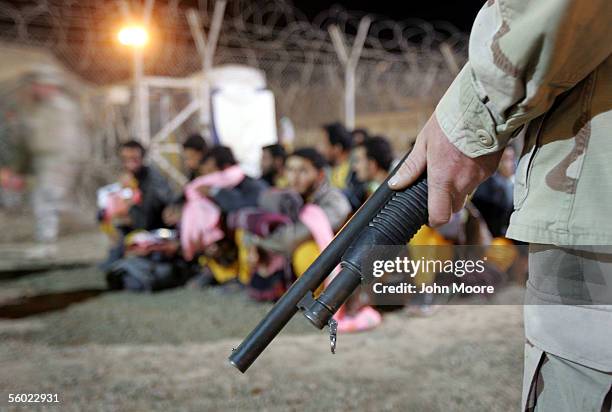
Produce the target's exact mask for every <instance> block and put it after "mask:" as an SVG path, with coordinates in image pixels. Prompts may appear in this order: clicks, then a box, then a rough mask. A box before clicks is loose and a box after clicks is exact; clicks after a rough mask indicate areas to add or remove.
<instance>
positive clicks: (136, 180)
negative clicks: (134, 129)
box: [100, 140, 175, 269]
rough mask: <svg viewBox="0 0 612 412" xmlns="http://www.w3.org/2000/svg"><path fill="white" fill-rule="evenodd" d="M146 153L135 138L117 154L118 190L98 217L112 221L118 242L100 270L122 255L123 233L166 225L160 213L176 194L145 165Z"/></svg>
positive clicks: (152, 168) (161, 176) (161, 177)
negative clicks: (120, 170)
mask: <svg viewBox="0 0 612 412" xmlns="http://www.w3.org/2000/svg"><path fill="white" fill-rule="evenodd" d="M145 153H146V152H145V148H144V147H143V146H142V145H141V144H140V143H138V142H137V141H134V140H130V141H128V142H125V143H123V144H121V146H120V149H119V156H120V157H121V163H122V167H123V175H122V176H121V178H120V181H119V185H120V186H121V190H120V191H119V192H118V193H116V194H115V195H113V196H111V197H112V201H111V202H110V203H111V205H110V207H106V208H105V210H101V211H100V217H101V220H103V221H107V222H111V223H112V224H113V225H114V226H115V228H116V229H117V230H116V232H117V233H118V240H117V244H116V246H115V247H113V248H112V249H111V251H110V253H109V257H108V259H107V260H106V261H105V262H104V263H103V265H102V267H103V269H107V268H108V267H109V266H110V265H111V264H112V263H113V262H114V261H116V260H117V259H120V258H121V257H122V256H123V254H124V247H123V238H124V236H125V235H126V234H128V233H129V232H131V231H134V230H137V229H143V230H154V229H159V228H163V227H165V224H164V222H163V218H162V213H163V210H164V208H165V207H166V206H167V205H168V204H170V203H171V202H172V201H173V200H174V199H175V194H174V191H173V190H172V187H171V186H170V184H169V182H168V181H167V180H166V178H165V177H164V176H163V175H162V174H161V173H160V172H159V171H157V169H156V168H155V167H153V166H151V165H147V164H145V161H144V158H145Z"/></svg>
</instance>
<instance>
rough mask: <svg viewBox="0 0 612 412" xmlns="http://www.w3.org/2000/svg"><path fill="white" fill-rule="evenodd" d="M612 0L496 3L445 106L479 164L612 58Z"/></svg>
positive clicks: (441, 107)
mask: <svg viewBox="0 0 612 412" xmlns="http://www.w3.org/2000/svg"><path fill="white" fill-rule="evenodd" d="M611 27H612V1H610V0H573V1H572V0H532V1H528V0H489V1H487V3H486V4H485V5H484V6H483V7H482V9H481V10H480V12H479V13H478V16H477V17H476V20H475V21H474V26H473V28H472V32H471V35H470V43H469V61H468V63H467V64H466V65H465V66H464V67H463V69H462V70H461V72H460V73H459V74H458V75H457V77H456V79H455V80H454V82H453V83H452V85H451V86H450V88H449V89H448V91H447V92H446V94H445V95H444V97H443V98H442V100H441V101H440V102H439V104H438V106H437V108H436V117H437V119H438V122H439V123H440V126H441V127H442V130H443V131H444V132H445V133H446V135H447V137H448V138H449V140H450V141H451V142H452V143H453V144H454V145H455V146H456V147H457V148H458V149H459V150H461V151H462V152H463V153H464V154H466V155H467V156H469V157H477V156H481V155H484V154H487V153H491V152H495V151H498V150H500V149H501V148H503V147H504V146H505V145H506V143H507V142H508V140H509V138H510V137H511V136H512V135H513V133H515V132H518V131H519V130H520V127H521V126H523V125H524V124H525V123H527V122H529V121H530V120H532V119H534V118H536V117H538V116H540V115H541V114H543V113H544V112H546V111H547V110H548V109H549V108H550V107H551V105H552V104H553V102H554V100H555V98H556V97H557V96H558V95H559V94H561V93H563V92H564V91H566V90H568V89H570V88H572V87H573V86H574V85H575V84H576V83H578V82H579V81H581V80H582V79H584V78H585V77H586V76H587V75H588V74H589V73H590V72H592V71H593V70H594V69H595V68H596V67H597V66H598V65H599V64H600V63H601V62H602V61H604V60H605V59H606V58H607V57H608V56H609V55H610V53H611V52H612V30H611Z"/></svg>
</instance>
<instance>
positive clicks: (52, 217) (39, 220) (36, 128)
mask: <svg viewBox="0 0 612 412" xmlns="http://www.w3.org/2000/svg"><path fill="white" fill-rule="evenodd" d="M65 81H66V79H65V78H64V77H63V75H62V73H61V72H60V71H58V70H57V69H55V68H54V67H50V66H41V67H39V68H37V70H36V73H35V75H34V78H33V82H32V85H31V98H32V99H31V101H30V106H29V107H28V108H27V110H26V111H25V113H26V115H27V117H26V126H27V128H26V130H27V131H26V136H25V139H26V142H27V146H28V152H29V154H30V156H31V162H30V163H31V171H32V173H33V175H34V188H33V191H32V203H33V210H34V217H35V223H36V231H35V238H36V240H37V241H38V242H44V243H49V242H54V241H55V240H57V237H58V235H59V228H60V227H59V224H60V211H63V210H65V209H66V207H67V205H68V204H69V202H68V198H69V196H70V195H71V190H72V189H73V187H74V184H75V179H76V176H77V173H78V166H79V162H81V161H82V158H83V156H84V152H85V151H84V149H85V148H86V137H87V136H86V135H85V131H84V127H83V123H82V114H81V111H80V109H79V105H78V102H77V101H75V98H74V97H72V96H70V95H69V94H68V89H67V87H66V86H67V85H66V84H65Z"/></svg>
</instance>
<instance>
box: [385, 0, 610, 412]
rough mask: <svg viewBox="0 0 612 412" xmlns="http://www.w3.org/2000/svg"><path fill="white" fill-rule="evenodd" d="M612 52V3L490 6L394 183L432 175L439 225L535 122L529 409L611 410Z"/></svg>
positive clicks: (503, 2) (518, 193)
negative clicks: (461, 64) (514, 139)
mask: <svg viewBox="0 0 612 412" xmlns="http://www.w3.org/2000/svg"><path fill="white" fill-rule="evenodd" d="M611 52H612V2H611V1H610V0H589V1H587V0H584V1H578V0H575V1H570V0H545V1H544V0H541V1H527V0H488V1H487V2H486V4H485V5H484V6H483V8H482V9H481V11H480V12H479V14H478V16H477V17H476V20H475V22H474V26H473V28H472V33H471V38H470V46H469V61H468V63H467V64H466V65H465V67H464V68H463V70H462V71H461V72H460V73H459V75H458V76H457V78H456V79H455V81H454V82H453V84H452V85H451V86H450V88H449V90H448V91H447V92H446V94H445V95H444V97H443V98H442V100H441V101H440V103H439V104H438V106H437V108H436V111H435V114H434V115H433V116H432V117H431V118H430V119H429V121H428V122H427V124H426V125H425V127H424V128H423V130H422V131H421V132H420V133H419V136H418V137H417V141H416V143H415V146H414V150H413V151H412V152H411V154H410V156H409V157H408V158H407V160H406V161H405V163H404V164H403V166H402V168H401V169H400V170H399V173H398V174H397V175H396V176H395V177H394V178H393V179H392V181H391V182H390V185H391V187H393V188H394V189H400V188H403V187H406V186H408V185H409V184H410V183H411V182H412V181H414V180H415V179H416V178H417V177H418V176H419V175H420V174H421V173H423V172H424V171H425V170H427V177H428V182H429V200H428V203H429V220H430V223H431V224H432V225H440V224H443V223H445V222H447V221H448V220H449V218H450V216H451V213H452V212H453V211H457V210H459V209H460V208H461V207H462V206H463V204H464V202H465V199H466V196H467V195H469V194H470V193H471V192H472V191H473V190H474V189H475V188H476V186H477V185H478V184H479V183H480V182H482V181H483V180H484V179H485V178H486V177H487V176H489V175H491V174H492V173H493V171H495V169H496V168H497V165H498V163H499V161H500V158H501V155H502V151H503V148H504V147H505V146H506V145H507V144H508V141H509V140H510V139H511V138H512V137H513V136H516V135H517V134H518V133H519V132H520V130H521V129H522V128H523V127H525V128H526V135H525V147H524V150H523V154H522V155H521V159H520V163H519V166H518V171H517V174H516V182H515V193H514V208H515V211H514V213H513V214H512V217H511V221H510V226H509V228H508V232H507V236H508V237H510V238H513V239H517V240H520V241H524V242H529V243H530V251H529V261H530V262H529V280H528V282H527V292H526V305H525V308H524V314H525V334H526V338H527V341H526V344H525V370H524V380H523V382H524V384H523V410H526V411H554V412H561V411H568V412H569V411H581V412H586V411H592V412H600V411H606V412H607V411H610V410H611V402H612V299H611V297H610V294H611V291H612V253H611V250H610V249H611V247H610V246H611V245H612V219H611V218H610V204H611V203H612V162H611V161H610V156H611V155H612V136H611V134H612V59H611V58H610V54H611ZM589 245H590V246H589ZM592 245H597V247H593V246H592Z"/></svg>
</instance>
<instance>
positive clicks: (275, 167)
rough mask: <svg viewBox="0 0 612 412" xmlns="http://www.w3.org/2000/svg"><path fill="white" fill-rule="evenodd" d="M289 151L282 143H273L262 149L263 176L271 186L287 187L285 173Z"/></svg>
mask: <svg viewBox="0 0 612 412" xmlns="http://www.w3.org/2000/svg"><path fill="white" fill-rule="evenodd" d="M286 159H287V152H286V151H285V148H284V147H283V145H281V144H278V143H277V144H271V145H269V146H264V147H263V148H262V149H261V178H262V179H263V180H265V181H266V182H267V183H268V184H269V185H270V186H274V187H285V186H286V185H287V182H286V179H285V177H284V175H283V171H284V168H285V160H286Z"/></svg>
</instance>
